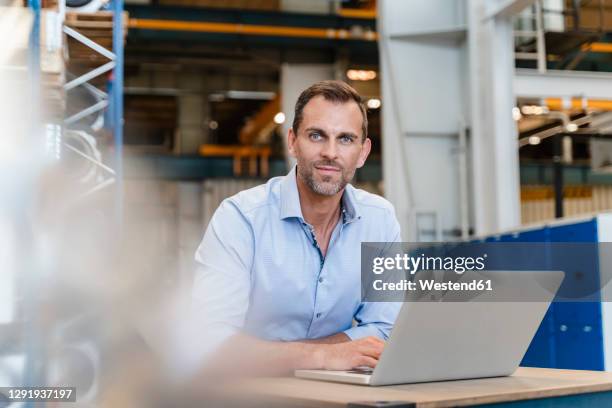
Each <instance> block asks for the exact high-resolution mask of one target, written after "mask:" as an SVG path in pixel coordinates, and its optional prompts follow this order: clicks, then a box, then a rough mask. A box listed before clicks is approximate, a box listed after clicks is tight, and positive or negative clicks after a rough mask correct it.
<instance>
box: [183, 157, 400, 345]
mask: <svg viewBox="0 0 612 408" xmlns="http://www.w3.org/2000/svg"><path fill="white" fill-rule="evenodd" d="M395 241H400V228H399V223H398V222H397V219H396V217H395V212H394V209H393V206H392V205H391V204H390V203H389V202H388V201H387V200H385V199H384V198H382V197H380V196H377V195H374V194H370V193H368V192H365V191H363V190H359V189H356V188H354V187H353V186H351V185H350V184H349V185H347V186H346V189H345V191H344V194H343V196H342V217H341V219H340V220H339V222H338V223H337V225H336V227H335V229H334V231H333V233H332V235H331V239H330V242H329V246H328V250H327V254H326V256H325V257H323V255H322V252H321V250H320V249H319V247H318V244H317V242H316V239H315V236H314V233H313V228H312V226H311V225H309V224H308V223H307V222H306V221H305V220H304V217H303V216H302V210H301V207H300V200H299V194H298V190H297V184H296V168H295V167H294V168H293V169H292V170H291V172H290V173H289V174H288V175H287V176H284V177H275V178H272V179H270V180H269V181H268V182H267V183H266V184H263V185H260V186H257V187H254V188H251V189H249V190H245V191H242V192H240V193H238V194H236V195H234V196H233V197H230V198H228V199H226V200H224V201H223V202H222V203H221V205H220V206H219V208H218V209H217V211H216V212H215V214H214V216H213V218H212V219H211V221H210V224H209V225H208V228H207V230H206V233H205V234H204V238H203V240H202V243H201V244H200V246H199V247H198V250H197V252H196V255H195V259H196V262H197V270H196V272H195V279H194V287H193V293H192V312H194V313H195V315H196V316H199V320H200V323H201V324H205V325H206V329H207V330H211V333H212V332H213V331H214V335H215V337H216V340H221V339H223V338H226V337H227V336H230V335H232V334H234V333H236V332H238V331H243V332H245V333H247V334H250V335H254V336H257V337H259V338H261V339H265V340H276V341H295V340H303V339H316V338H320V337H326V336H330V335H333V334H336V333H339V332H344V333H346V334H347V335H348V337H349V338H351V339H353V340H354V339H358V338H361V337H365V336H378V337H379V338H381V339H386V338H387V337H388V336H389V332H390V330H391V328H392V326H393V323H394V321H395V318H396V317H397V313H398V311H399V307H400V304H398V303H364V302H362V301H361V270H360V258H361V257H360V251H361V242H395ZM354 322H355V323H356V324H355V325H354Z"/></svg>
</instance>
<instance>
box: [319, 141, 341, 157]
mask: <svg viewBox="0 0 612 408" xmlns="http://www.w3.org/2000/svg"><path fill="white" fill-rule="evenodd" d="M337 154H338V151H337V147H336V143H335V140H334V139H333V138H329V139H328V140H327V142H326V143H325V145H324V146H323V150H322V151H321V156H323V157H326V158H329V159H335V158H336V156H337Z"/></svg>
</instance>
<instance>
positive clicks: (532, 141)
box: [529, 136, 541, 145]
mask: <svg viewBox="0 0 612 408" xmlns="http://www.w3.org/2000/svg"><path fill="white" fill-rule="evenodd" d="M540 142H541V139H540V138H539V137H538V136H529V144H530V145H539V144H540Z"/></svg>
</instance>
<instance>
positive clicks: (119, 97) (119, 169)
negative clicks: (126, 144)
mask: <svg viewBox="0 0 612 408" xmlns="http://www.w3.org/2000/svg"><path fill="white" fill-rule="evenodd" d="M112 4H113V53H114V54H115V68H114V70H113V84H112V89H111V104H112V105H111V106H112V110H111V112H112V123H111V126H112V129H113V138H114V141H115V158H114V167H115V179H116V184H115V189H116V190H115V193H116V194H115V200H116V201H115V216H116V218H117V221H118V222H117V225H119V226H121V224H122V221H123V0H113V3H112Z"/></svg>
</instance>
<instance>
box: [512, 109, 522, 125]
mask: <svg viewBox="0 0 612 408" xmlns="http://www.w3.org/2000/svg"><path fill="white" fill-rule="evenodd" d="M522 117H523V115H521V110H520V109H519V108H518V107H516V106H515V107H514V108H512V119H514V120H515V121H519V120H521V118H522Z"/></svg>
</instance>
